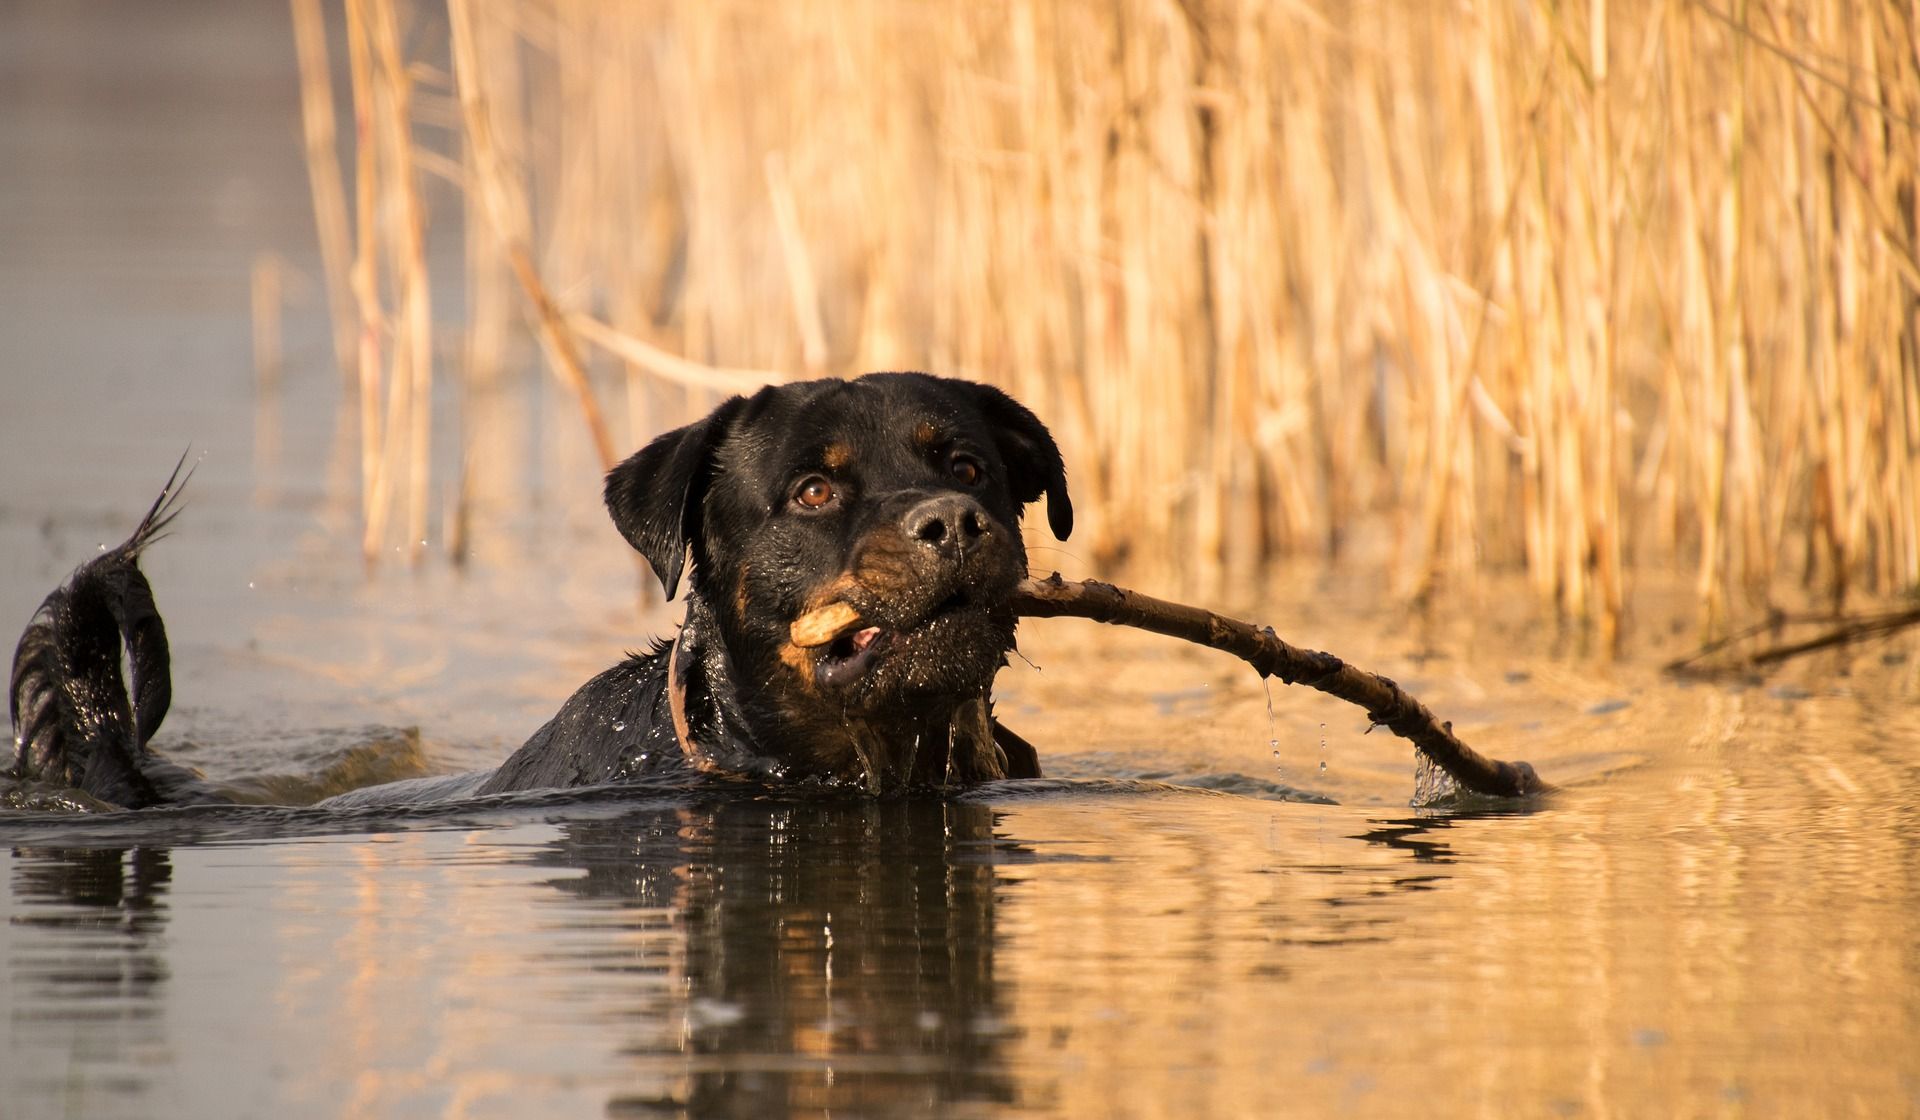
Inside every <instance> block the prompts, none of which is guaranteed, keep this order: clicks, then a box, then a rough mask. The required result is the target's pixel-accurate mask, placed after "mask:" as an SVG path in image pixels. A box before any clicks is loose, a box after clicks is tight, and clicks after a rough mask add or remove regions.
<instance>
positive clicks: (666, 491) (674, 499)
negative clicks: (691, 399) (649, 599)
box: [607, 397, 746, 599]
mask: <svg viewBox="0 0 1920 1120" xmlns="http://www.w3.org/2000/svg"><path fill="white" fill-rule="evenodd" d="M745 402H746V398H744V397H732V398H729V399H728V400H726V401H725V402H723V403H722V404H721V405H720V407H719V408H716V409H714V410H713V412H711V413H709V414H708V416H707V418H706V419H704V420H701V421H698V422H696V423H693V424H688V425H687V426H686V427H684V428H675V429H674V430H673V431H670V432H667V433H665V434H663V435H660V436H656V437H655V438H654V440H653V442H652V443H649V444H647V445H646V446H645V447H643V448H641V449H640V450H639V451H636V452H634V454H633V455H632V456H631V457H629V458H628V459H627V460H626V462H623V463H621V464H620V465H619V466H617V467H615V468H613V469H612V470H610V471H608V472H607V512H608V513H610V514H612V515H613V526H614V528H616V529H618V530H620V535H621V536H623V537H625V538H627V543H628V544H630V545H632V546H633V547H634V548H635V549H636V550H638V551H639V553H640V555H642V556H644V557H646V558H647V563H648V564H650V565H652V567H653V574H654V575H656V576H658V577H659V578H660V586H661V587H663V588H665V589H666V592H667V598H669V599H671V598H673V596H674V594H675V593H676V592H677V591H678V590H679V587H680V573H681V572H682V570H684V569H685V567H686V561H687V544H688V542H690V541H697V540H699V539H700V529H701V519H700V517H701V515H700V510H701V504H702V502H703V501H704V500H705V498H706V494H707V483H708V482H709V481H710V480H711V478H712V477H713V453H714V449H715V448H717V447H718V446H719V445H720V441H721V439H723V438H724V437H725V436H726V432H727V425H728V423H729V422H730V421H731V420H732V419H733V416H734V414H735V413H736V412H738V411H740V406H741V405H742V404H744V403H745Z"/></svg>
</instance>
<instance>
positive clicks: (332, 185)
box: [290, 0, 358, 385]
mask: <svg viewBox="0 0 1920 1120" xmlns="http://www.w3.org/2000/svg"><path fill="white" fill-rule="evenodd" d="M290 3H291V4H292V7H293V41H294V48H295V52H296V54H297V55H298V56H299V60H300V123H301V130H302V134H303V135H304V137H305V139H306V148H307V179H308V181H309V183H310V185H311V188H312V191H313V220H314V227H315V229H316V231H317V232H318V234H319V238H320V263H321V268H322V270H323V271H324V272H325V273H326V285H327V310H328V311H329V312H330V313H331V315H332V317H333V355H334V360H335V361H336V362H338V363H339V365H340V379H341V381H342V382H343V383H344V384H348V385H351V384H352V383H353V380H354V367H355V359H356V357H357V355H356V351H357V349H358V342H357V328H356V326H355V323H354V305H353V281H352V279H351V278H350V275H349V273H350V270H351V269H352V267H353V261H352V254H353V234H352V226H351V223H349V221H348V220H347V195H346V189H345V187H344V186H343V185H342V184H343V181H344V180H343V179H342V177H341V174H340V150H339V132H338V126H337V125H336V123H335V121H334V116H333V66H332V63H331V62H329V61H328V59H327V25H326V20H325V19H324V18H323V17H322V16H321V12H320V0H290Z"/></svg>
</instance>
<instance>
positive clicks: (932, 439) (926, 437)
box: [913, 420, 940, 447]
mask: <svg viewBox="0 0 1920 1120" xmlns="http://www.w3.org/2000/svg"><path fill="white" fill-rule="evenodd" d="M913 442H915V443H917V444H919V445H920V446H921V447H932V446H933V445H934V444H936V443H939V442H940V429H938V428H936V427H934V426H933V425H932V424H931V423H929V422H928V421H925V420H922V421H920V422H919V423H918V424H915V425H914V426H913Z"/></svg>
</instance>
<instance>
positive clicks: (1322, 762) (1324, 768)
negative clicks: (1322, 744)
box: [1320, 758, 1327, 774]
mask: <svg viewBox="0 0 1920 1120" xmlns="http://www.w3.org/2000/svg"><path fill="white" fill-rule="evenodd" d="M1320 772H1321V773H1322V774H1324V773H1326V772H1327V760H1326V759H1324V758H1323V759H1321V760H1320Z"/></svg>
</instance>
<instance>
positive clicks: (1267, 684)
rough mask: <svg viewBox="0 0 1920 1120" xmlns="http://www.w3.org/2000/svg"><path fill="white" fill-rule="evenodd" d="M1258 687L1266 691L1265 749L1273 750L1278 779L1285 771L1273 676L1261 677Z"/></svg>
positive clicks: (1277, 779) (1274, 766)
mask: <svg viewBox="0 0 1920 1120" xmlns="http://www.w3.org/2000/svg"><path fill="white" fill-rule="evenodd" d="M1260 687H1261V688H1263V689H1265V690H1266V692H1267V749H1268V750H1270V751H1272V752H1273V777H1274V780H1275V781H1279V780H1280V777H1281V775H1282V774H1284V773H1285V771H1284V769H1283V768H1282V767H1281V765H1280V732H1279V729H1278V726H1277V724H1276V722H1275V720H1274V716H1273V678H1272V677H1261V678H1260ZM1322 726H1325V725H1324V724H1323V725H1322Z"/></svg>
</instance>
